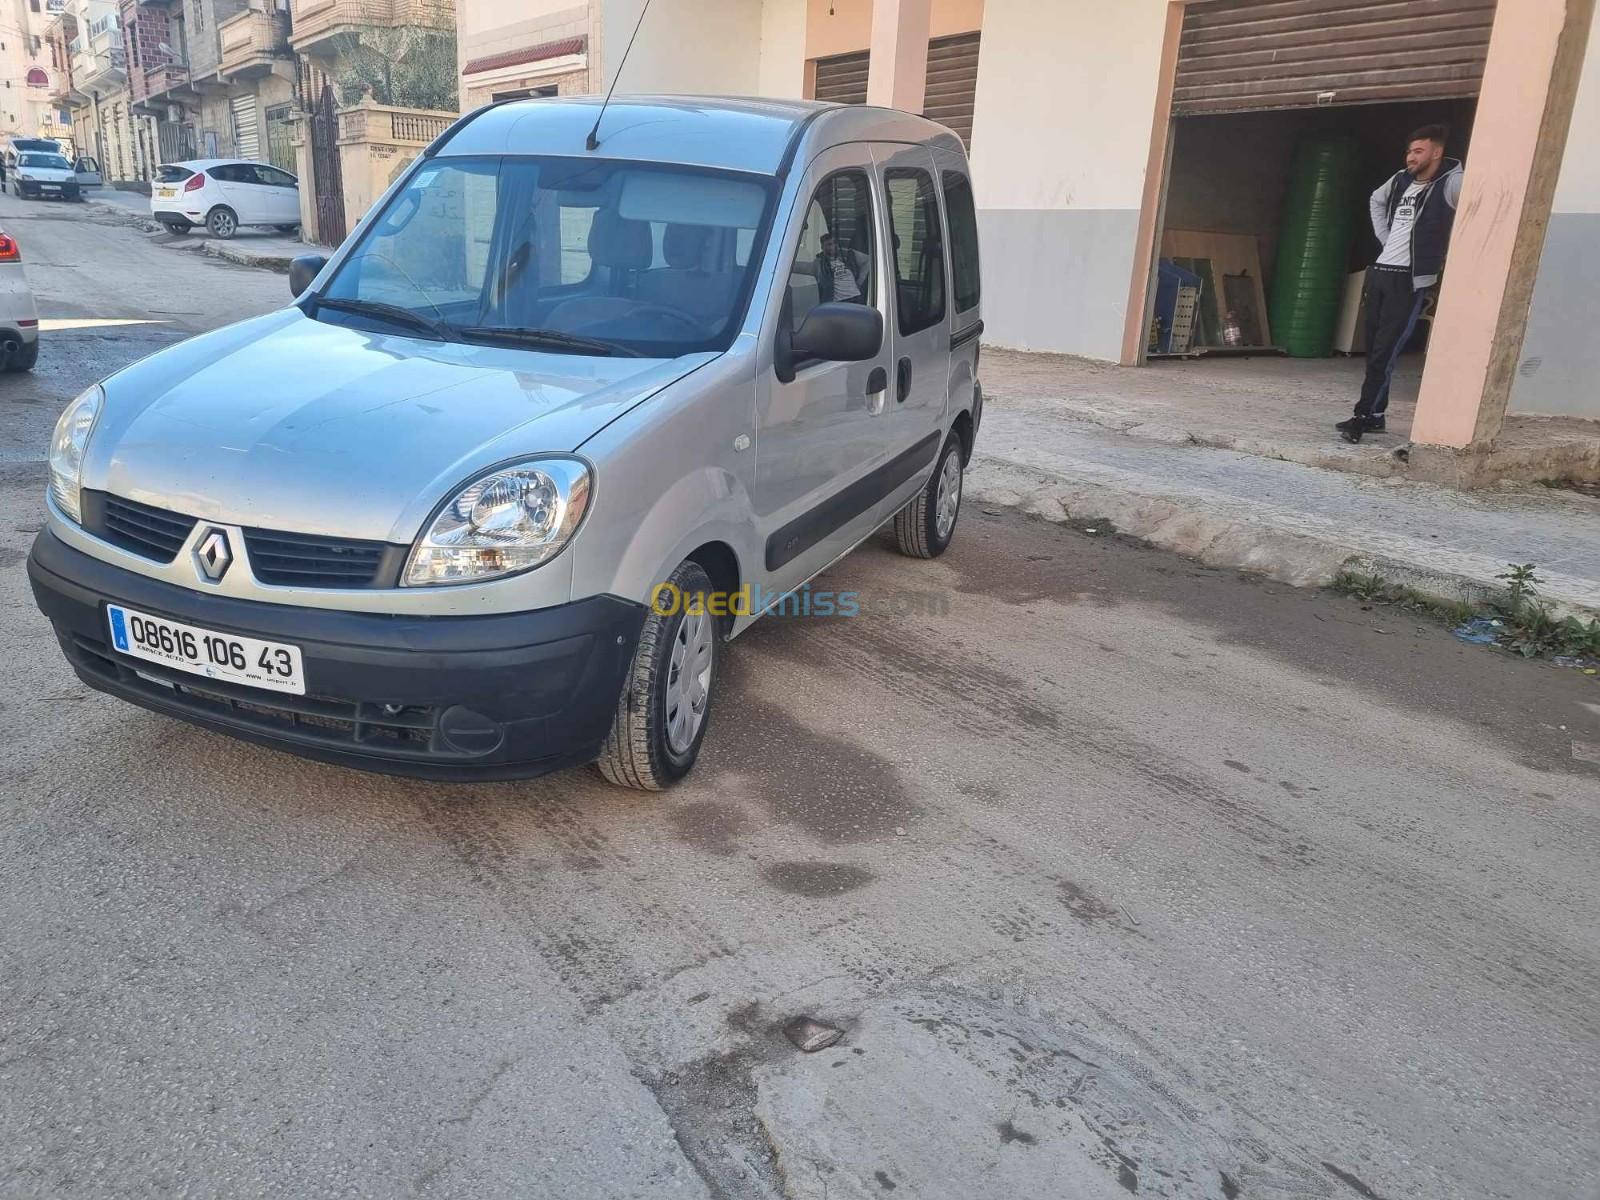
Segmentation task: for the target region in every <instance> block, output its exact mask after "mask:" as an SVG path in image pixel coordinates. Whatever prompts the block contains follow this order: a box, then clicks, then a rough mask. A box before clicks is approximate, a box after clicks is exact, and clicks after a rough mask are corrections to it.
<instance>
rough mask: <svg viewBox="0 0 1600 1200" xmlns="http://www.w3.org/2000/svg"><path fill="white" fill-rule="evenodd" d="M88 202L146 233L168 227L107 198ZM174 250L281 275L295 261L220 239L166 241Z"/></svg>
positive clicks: (284, 256) (290, 257) (159, 232)
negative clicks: (163, 226) (205, 255)
mask: <svg viewBox="0 0 1600 1200" xmlns="http://www.w3.org/2000/svg"><path fill="white" fill-rule="evenodd" d="M84 203H85V204H88V205H90V206H91V207H93V208H95V209H97V210H98V211H100V212H103V213H110V214H111V215H112V216H115V217H118V218H120V220H121V224H123V225H126V226H128V227H130V228H132V229H138V230H141V231H143V232H144V233H147V234H151V235H156V234H162V233H165V232H166V230H165V229H163V228H162V227H161V225H160V224H159V223H158V222H156V221H155V220H154V219H153V218H151V217H146V216H141V215H140V214H139V213H135V212H129V211H128V210H127V209H126V208H123V207H122V206H121V205H117V204H112V203H111V202H110V201H107V200H97V199H95V198H94V197H92V196H91V197H86V198H85V200H84ZM167 245H168V247H169V248H170V249H173V250H179V251H183V252H185V253H189V254H196V253H198V254H207V255H210V256H211V257H212V258H220V259H222V260H223V261H225V262H231V263H235V264H237V265H238V266H241V267H257V268H260V269H262V270H267V271H276V272H277V273H278V274H280V275H287V274H288V273H289V264H290V263H291V262H293V261H294V256H293V255H286V254H260V253H257V252H255V251H253V250H249V249H247V248H245V247H243V246H236V245H234V244H233V243H231V242H219V241H217V240H215V239H213V238H193V239H190V240H188V241H174V242H169V243H167Z"/></svg>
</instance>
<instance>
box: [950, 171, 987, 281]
mask: <svg viewBox="0 0 1600 1200" xmlns="http://www.w3.org/2000/svg"><path fill="white" fill-rule="evenodd" d="M944 214H945V218H946V220H948V221H949V222H950V275H951V277H952V280H953V289H952V290H953V291H954V292H955V299H956V311H957V312H966V310H967V309H969V308H973V307H975V306H976V305H977V303H978V299H979V297H980V296H981V295H982V294H983V287H982V283H981V281H980V279H979V277H978V214H977V211H976V210H975V209H974V207H973V204H972V181H971V180H970V179H968V178H967V177H966V176H965V175H962V174H961V173H959V172H957V171H946V172H945V173H944Z"/></svg>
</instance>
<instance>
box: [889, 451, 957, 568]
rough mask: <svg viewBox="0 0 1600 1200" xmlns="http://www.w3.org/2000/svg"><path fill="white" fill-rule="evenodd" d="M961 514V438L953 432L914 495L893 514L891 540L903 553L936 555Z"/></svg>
mask: <svg viewBox="0 0 1600 1200" xmlns="http://www.w3.org/2000/svg"><path fill="white" fill-rule="evenodd" d="M960 515H961V438H960V436H959V435H958V434H955V433H952V434H951V435H950V436H949V437H948V438H946V439H945V443H944V450H943V451H942V452H941V453H940V455H939V461H938V462H937V463H935V464H934V468H933V474H932V475H930V476H929V477H928V482H927V485H926V486H925V487H923V489H922V490H921V491H920V492H918V493H917V495H916V497H915V498H914V499H913V500H912V501H911V503H910V504H907V505H906V506H905V507H904V508H902V509H901V510H900V511H899V512H897V513H895V515H894V540H895V542H896V544H898V545H899V547H900V552H901V553H902V554H909V555H910V556H911V557H912V558H938V557H939V555H941V554H943V553H944V552H945V551H946V550H947V549H949V547H950V539H951V538H952V537H954V536H955V532H956V518H957V517H959V516H960Z"/></svg>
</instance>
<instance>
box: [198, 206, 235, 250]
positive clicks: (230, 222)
mask: <svg viewBox="0 0 1600 1200" xmlns="http://www.w3.org/2000/svg"><path fill="white" fill-rule="evenodd" d="M206 228H207V229H209V230H210V231H211V235H212V236H213V237H219V238H222V239H223V240H224V241H226V240H227V239H228V238H231V237H232V236H233V235H234V234H236V233H238V232H239V217H238V215H237V214H236V213H235V212H234V211H233V209H231V208H229V207H228V206H227V205H226V204H219V205H217V207H215V208H213V209H212V210H211V214H210V215H209V216H208V217H206Z"/></svg>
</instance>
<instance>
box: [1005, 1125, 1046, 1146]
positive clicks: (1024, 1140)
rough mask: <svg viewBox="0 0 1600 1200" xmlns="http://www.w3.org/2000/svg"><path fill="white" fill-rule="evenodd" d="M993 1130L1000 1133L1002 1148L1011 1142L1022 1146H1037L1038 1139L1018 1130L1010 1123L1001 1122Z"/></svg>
mask: <svg viewBox="0 0 1600 1200" xmlns="http://www.w3.org/2000/svg"><path fill="white" fill-rule="evenodd" d="M995 1128H996V1129H998V1130H999V1131H1000V1144H1001V1145H1003V1146H1009V1145H1011V1144H1012V1143H1013V1142H1017V1143H1020V1144H1021V1145H1024V1146H1037V1145H1038V1144H1039V1139H1038V1138H1036V1137H1034V1136H1033V1134H1031V1133H1028V1132H1026V1131H1024V1130H1021V1129H1018V1128H1017V1127H1016V1126H1015V1125H1013V1124H1012V1123H1011V1122H1010V1121H1001V1122H1000V1124H998V1125H997V1126H995Z"/></svg>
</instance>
